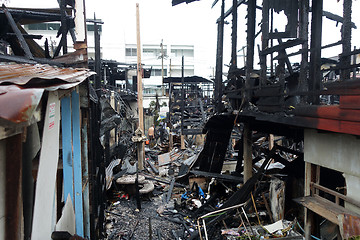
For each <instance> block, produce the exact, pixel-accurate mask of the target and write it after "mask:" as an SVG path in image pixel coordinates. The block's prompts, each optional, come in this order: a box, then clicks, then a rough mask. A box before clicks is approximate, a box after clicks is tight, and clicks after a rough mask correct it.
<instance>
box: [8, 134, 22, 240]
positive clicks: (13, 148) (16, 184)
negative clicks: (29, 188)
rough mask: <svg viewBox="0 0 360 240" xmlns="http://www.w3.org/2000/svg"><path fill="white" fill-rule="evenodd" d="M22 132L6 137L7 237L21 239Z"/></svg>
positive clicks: (15, 239)
mask: <svg viewBox="0 0 360 240" xmlns="http://www.w3.org/2000/svg"><path fill="white" fill-rule="evenodd" d="M21 140H22V134H17V135H14V136H11V137H9V138H7V139H6V149H5V151H6V157H5V159H4V160H5V162H6V163H5V178H6V184H5V216H4V218H5V238H4V239H14V240H20V239H21V234H20V232H22V226H21V225H22V224H21V223H22V215H23V214H22V201H21V188H22V181H21V180H22V178H21V172H22V141H21Z"/></svg>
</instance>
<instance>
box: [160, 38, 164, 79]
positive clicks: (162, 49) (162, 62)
mask: <svg viewBox="0 0 360 240" xmlns="http://www.w3.org/2000/svg"><path fill="white" fill-rule="evenodd" d="M160 47H161V85H163V84H164V45H163V40H162V39H161V43H160Z"/></svg>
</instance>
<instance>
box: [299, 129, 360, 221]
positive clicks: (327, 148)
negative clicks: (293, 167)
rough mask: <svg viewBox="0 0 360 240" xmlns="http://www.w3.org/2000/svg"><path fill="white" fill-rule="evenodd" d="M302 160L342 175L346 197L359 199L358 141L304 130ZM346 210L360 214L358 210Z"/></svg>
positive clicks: (359, 142) (339, 135)
mask: <svg viewBox="0 0 360 240" xmlns="http://www.w3.org/2000/svg"><path fill="white" fill-rule="evenodd" d="M304 158H305V161H306V162H309V163H313V164H316V165H319V166H322V167H327V168H330V169H333V170H336V171H339V172H342V173H344V177H345V181H346V187H347V196H349V197H350V198H352V199H354V200H359V199H360V139H359V138H357V137H356V136H352V135H348V134H339V133H318V132H317V131H316V130H310V129H307V130H305V135H304ZM346 208H349V209H352V210H353V211H355V212H357V213H359V214H360V208H357V207H354V206H352V205H350V204H347V205H346Z"/></svg>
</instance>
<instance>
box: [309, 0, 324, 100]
mask: <svg viewBox="0 0 360 240" xmlns="http://www.w3.org/2000/svg"><path fill="white" fill-rule="evenodd" d="M322 10H323V0H313V1H312V18H311V39H310V48H311V49H312V50H311V52H310V66H309V68H310V71H309V90H310V91H316V90H320V82H321V71H320V69H321V35H322ZM319 101H320V99H319V96H312V97H311V99H310V102H311V103H312V104H319Z"/></svg>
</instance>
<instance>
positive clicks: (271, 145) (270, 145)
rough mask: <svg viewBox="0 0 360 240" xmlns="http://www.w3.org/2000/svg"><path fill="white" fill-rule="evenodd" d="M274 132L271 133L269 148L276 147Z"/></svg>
mask: <svg viewBox="0 0 360 240" xmlns="http://www.w3.org/2000/svg"><path fill="white" fill-rule="evenodd" d="M274 140H275V139H274V134H269V150H271V149H273V147H274Z"/></svg>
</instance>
